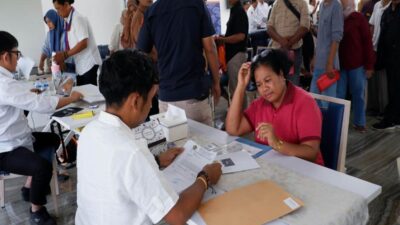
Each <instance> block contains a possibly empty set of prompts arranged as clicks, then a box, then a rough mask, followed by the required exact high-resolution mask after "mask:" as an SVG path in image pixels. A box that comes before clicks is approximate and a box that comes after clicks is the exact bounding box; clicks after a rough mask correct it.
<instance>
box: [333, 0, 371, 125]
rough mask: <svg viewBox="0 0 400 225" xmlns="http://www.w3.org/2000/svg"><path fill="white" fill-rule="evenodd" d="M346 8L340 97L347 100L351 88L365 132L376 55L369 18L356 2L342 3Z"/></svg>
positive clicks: (357, 119)
mask: <svg viewBox="0 0 400 225" xmlns="http://www.w3.org/2000/svg"><path fill="white" fill-rule="evenodd" d="M341 2H342V6H343V16H344V29H343V39H342V41H341V42H340V46H339V61H340V69H341V71H340V79H339V81H338V83H337V97H339V98H343V99H344V98H345V97H346V92H347V88H348V89H349V91H350V93H351V98H352V99H351V104H352V108H353V114H354V116H353V125H354V128H355V129H356V130H357V131H359V132H362V133H363V132H365V131H366V127H365V123H366V121H365V85H366V81H367V78H370V77H371V76H372V73H373V68H374V64H375V55H374V51H373V47H372V37H371V33H370V30H369V24H368V21H367V19H366V18H365V17H364V16H363V15H362V14H361V13H359V12H356V11H355V3H354V0H341Z"/></svg>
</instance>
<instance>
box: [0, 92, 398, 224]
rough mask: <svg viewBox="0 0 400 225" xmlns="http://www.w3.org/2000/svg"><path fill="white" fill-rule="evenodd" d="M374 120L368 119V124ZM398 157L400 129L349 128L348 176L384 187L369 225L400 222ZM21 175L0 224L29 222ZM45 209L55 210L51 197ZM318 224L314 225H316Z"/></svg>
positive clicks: (9, 185)
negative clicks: (390, 130) (360, 131)
mask: <svg viewBox="0 0 400 225" xmlns="http://www.w3.org/2000/svg"><path fill="white" fill-rule="evenodd" d="M226 107H227V103H226V101H224V100H221V103H220V104H219V105H218V107H217V109H216V117H217V118H224V117H225V109H226ZM375 121H376V119H374V118H368V123H369V124H371V123H373V122H375ZM398 157H400V129H398V130H396V131H394V132H389V133H388V132H381V131H375V130H371V129H369V130H368V131H367V132H366V133H364V134H361V133H358V132H356V131H354V130H353V129H352V128H350V132H349V139H348V146H347V161H346V167H347V171H348V173H349V174H350V175H353V176H356V177H359V178H361V179H363V180H367V181H370V182H373V183H376V184H378V185H381V186H382V187H383V189H382V194H381V195H380V196H379V197H378V198H377V199H376V200H374V201H373V202H372V203H371V204H370V206H369V209H370V210H369V212H370V221H369V223H368V225H400V178H399V174H398V170H397V165H396V159H397V158H398ZM68 172H69V174H70V175H71V178H70V180H69V181H67V182H64V183H62V184H61V194H60V196H59V197H58V201H59V205H60V212H61V213H60V214H59V215H58V219H57V222H58V224H61V225H67V224H74V215H75V211H76V207H77V205H76V169H71V170H69V171H68ZM23 182H24V180H23V179H22V178H19V179H15V180H11V181H7V182H6V207H5V208H4V209H0V225H6V224H7V225H8V224H12V225H17V224H18V225H19V224H29V222H28V218H29V213H28V209H29V204H28V203H26V202H23V201H22V200H21V197H20V187H21V186H22V184H23ZM48 209H49V211H50V213H54V210H53V204H52V202H51V198H49V204H48ZM316 225H317V224H316Z"/></svg>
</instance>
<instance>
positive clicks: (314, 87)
mask: <svg viewBox="0 0 400 225" xmlns="http://www.w3.org/2000/svg"><path fill="white" fill-rule="evenodd" d="M323 73H325V70H324V69H314V73H313V78H312V80H311V86H310V92H312V93H315V94H321V95H326V96H331V97H336V87H337V82H336V83H334V84H332V85H331V86H330V87H328V88H327V89H325V90H324V91H323V92H320V91H319V89H318V87H317V80H318V78H319V77H320V76H321V75H322V74H323ZM318 105H319V106H320V107H323V108H328V102H321V101H318Z"/></svg>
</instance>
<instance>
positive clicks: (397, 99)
mask: <svg viewBox="0 0 400 225" xmlns="http://www.w3.org/2000/svg"><path fill="white" fill-rule="evenodd" d="M392 61H393V60H392ZM385 67H386V75H387V87H388V104H387V106H386V108H385V112H384V116H383V118H384V120H385V121H388V122H391V123H395V124H400V90H399V87H400V65H399V63H396V62H387V63H386V66H385Z"/></svg>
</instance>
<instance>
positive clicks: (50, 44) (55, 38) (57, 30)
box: [39, 9, 64, 71]
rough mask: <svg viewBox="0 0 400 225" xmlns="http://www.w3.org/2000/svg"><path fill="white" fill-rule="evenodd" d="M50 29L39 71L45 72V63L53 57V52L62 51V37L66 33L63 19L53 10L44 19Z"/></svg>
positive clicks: (43, 48)
mask: <svg viewBox="0 0 400 225" xmlns="http://www.w3.org/2000/svg"><path fill="white" fill-rule="evenodd" d="M43 20H44V22H45V23H46V24H47V26H48V27H49V31H48V32H47V35H46V40H45V42H44V44H43V47H42V55H41V56H40V62H39V70H41V71H44V62H45V60H46V59H49V58H50V57H51V54H52V52H58V51H60V50H61V37H62V34H63V32H64V30H63V29H64V28H63V26H64V24H63V19H62V18H61V17H60V16H59V15H58V14H57V12H56V11H55V10H53V9H50V10H49V11H47V13H46V14H45V16H44V18H43Z"/></svg>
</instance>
